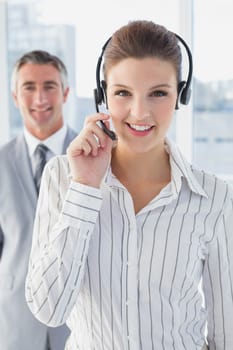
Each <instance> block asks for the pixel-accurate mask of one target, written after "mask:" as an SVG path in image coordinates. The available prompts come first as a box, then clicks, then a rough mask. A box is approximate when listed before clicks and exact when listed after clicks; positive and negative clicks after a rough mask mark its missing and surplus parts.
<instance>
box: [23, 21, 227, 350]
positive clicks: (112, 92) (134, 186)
mask: <svg viewBox="0 0 233 350" xmlns="http://www.w3.org/2000/svg"><path fill="white" fill-rule="evenodd" d="M180 71H181V52H180V47H179V45H178V41H177V37H176V35H175V34H174V33H171V32H169V31H168V30H167V29H166V28H164V27H162V26H159V25H157V24H154V23H153V22H150V21H133V22H130V23H129V24H128V25H126V26H123V27H122V28H120V29H119V30H118V31H116V32H115V33H114V35H113V36H112V38H111V40H110V41H109V43H108V44H107V47H106V49H105V51H104V78H105V84H103V86H104V89H105V93H106V97H107V105H108V111H109V115H107V114H105V113H95V114H93V115H91V116H89V117H87V118H86V121H85V127H84V129H83V130H82V131H81V133H80V134H79V136H78V137H77V138H76V139H75V140H74V141H73V142H72V143H71V144H70V146H69V148H68V150H67V156H59V157H56V158H54V159H53V160H52V161H50V163H49V164H48V165H47V167H46V170H45V173H44V176H43V179H42V187H41V193H40V198H39V204H38V209H37V215H36V220H35V228H34V237H33V244H32V251H31V260H30V266H29V271H28V276H27V281H26V298H27V302H28V305H29V307H30V309H31V310H32V312H33V313H34V315H35V316H36V317H37V318H38V319H39V320H41V321H42V322H44V323H46V324H48V325H50V326H58V325H60V324H63V323H64V322H66V321H67V324H68V326H69V327H70V329H71V336H70V340H69V341H68V344H67V349H72V350H74V349H81V350H88V349H95V350H102V349H105V350H106V349H107V350H112V349H117V350H122V349H124V350H125V349H127V350H129V349H130V350H141V349H145V350H150V349H158V350H162V349H166V350H170V349H175V350H183V349H187V350H194V349H202V348H204V347H205V344H206V341H208V346H209V349H210V350H213V349H217V350H220V349H221V350H222V349H225V350H232V348H233V332H232V324H233V297H232V289H233V284H232V274H233V238H232V236H233V235H232V230H233V229H232V227H233V216H232V213H233V211H232V203H233V202H232V201H233V192H232V189H230V187H229V186H228V185H227V184H225V183H224V182H223V181H221V180H219V179H217V178H215V177H214V176H211V175H208V174H206V173H204V172H202V171H199V170H197V169H194V168H192V167H191V166H190V164H188V162H187V161H186V160H185V159H184V157H183V156H182V155H181V153H180V152H179V150H178V149H177V147H176V146H175V145H174V144H173V143H172V142H171V141H169V140H168V138H167V136H166V135H167V131H168V129H169V126H170V124H171V121H172V118H173V114H174V110H175V108H176V107H177V104H178V99H179V96H178V92H179V91H178V90H179V89H178V87H179V86H180V85H179V82H180ZM110 119H111V121H112V123H113V125H114V129H115V132H116V134H117V142H116V141H114V142H113V141H112V140H111V138H110V137H108V135H107V134H106V133H105V132H104V131H103V129H102V128H101V127H100V125H99V121H102V122H103V123H104V124H105V126H106V127H107V128H110ZM206 327H207V331H206ZM206 333H207V339H206Z"/></svg>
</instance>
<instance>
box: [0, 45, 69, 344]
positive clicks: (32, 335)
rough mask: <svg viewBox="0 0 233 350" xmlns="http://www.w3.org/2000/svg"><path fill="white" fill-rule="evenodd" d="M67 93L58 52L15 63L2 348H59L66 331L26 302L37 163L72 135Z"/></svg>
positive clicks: (2, 227) (0, 271) (0, 293)
mask: <svg viewBox="0 0 233 350" xmlns="http://www.w3.org/2000/svg"><path fill="white" fill-rule="evenodd" d="M68 93H69V87H68V81H67V70H66V67H65V65H64V64H63V62H62V61H61V60H60V59H59V58H58V57H56V56H54V55H51V54H50V53H48V52H45V51H41V50H38V51H31V52H28V53H26V54H25V55H23V56H22V57H21V58H20V59H19V60H18V61H17V62H16V64H15V67H14V69H13V73H12V95H13V99H14V102H15V105H16V107H17V108H19V111H20V113H21V116H22V119H23V125H24V127H23V133H22V134H21V135H19V136H17V137H16V138H14V139H13V140H11V141H10V142H8V143H7V144H5V145H4V146H2V147H1V149H0V164H1V171H0V349H1V350H32V349H33V350H63V349H64V346H65V341H66V339H67V337H68V335H69V331H68V328H67V327H66V326H62V327H58V328H48V327H46V326H45V325H44V324H42V323H40V322H39V321H38V320H36V318H35V317H34V316H33V315H32V313H31V312H30V310H29V308H28V306H27V304H26V301H25V276H26V273H27V268H28V259H29V253H30V249H31V240H32V231H33V220H34V215H35V210H36V205H37V196H38V191H39V184H40V175H41V174H40V173H41V172H42V170H43V166H44V164H42V163H45V162H46V161H48V160H49V159H50V158H51V157H52V156H54V155H57V154H62V153H65V152H66V148H67V147H68V145H69V143H70V142H71V140H72V139H73V138H74V137H75V136H76V133H75V132H74V131H73V130H72V129H70V128H69V127H68V126H67V125H66V124H65V123H64V118H63V111H62V110H63V104H64V103H65V102H66V100H67V96H68ZM38 146H39V147H38ZM43 157H44V159H42V158H43ZM38 288H39V286H38Z"/></svg>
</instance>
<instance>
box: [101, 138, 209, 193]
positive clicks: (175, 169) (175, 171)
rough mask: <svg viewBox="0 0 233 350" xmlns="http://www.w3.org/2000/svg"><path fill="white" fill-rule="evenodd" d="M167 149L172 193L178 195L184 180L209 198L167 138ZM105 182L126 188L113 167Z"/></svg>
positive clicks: (192, 188) (186, 162) (185, 161)
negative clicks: (114, 172)
mask: <svg viewBox="0 0 233 350" xmlns="http://www.w3.org/2000/svg"><path fill="white" fill-rule="evenodd" d="M165 149H166V151H167V152H168V154H169V157H170V165H171V176H172V179H171V189H172V192H173V193H176V194H178V193H179V192H180V189H181V186H182V179H186V181H187V184H188V186H189V187H190V189H191V190H192V191H193V192H195V193H197V194H199V195H201V196H204V197H208V195H207V193H206V192H205V191H204V189H203V187H202V186H201V184H200V183H199V182H198V179H197V178H196V177H195V175H194V173H193V171H192V167H191V165H190V164H189V162H188V161H187V160H186V159H185V158H184V156H183V155H182V153H181V152H180V151H179V149H178V147H177V146H176V145H175V143H174V142H172V141H171V140H169V139H168V138H166V140H165ZM105 182H106V183H108V184H109V185H110V186H117V187H124V186H123V185H121V184H120V182H119V181H118V180H117V178H116V177H115V176H114V174H113V173H112V171H111V167H109V169H108V170H107V172H106V177H105Z"/></svg>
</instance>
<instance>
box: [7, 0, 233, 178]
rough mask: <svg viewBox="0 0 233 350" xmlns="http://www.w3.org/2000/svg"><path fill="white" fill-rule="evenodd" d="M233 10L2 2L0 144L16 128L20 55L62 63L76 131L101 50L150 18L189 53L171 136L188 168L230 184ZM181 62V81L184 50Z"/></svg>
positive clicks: (171, 0) (154, 2)
mask: <svg viewBox="0 0 233 350" xmlns="http://www.w3.org/2000/svg"><path fill="white" fill-rule="evenodd" d="M210 9H211V11H210ZM232 10H233V4H232V1H231V0H221V1H219V0H205V1H203V0H163V1H162V2H161V1H158V0H144V1H143V2H142V1H136V0H134V1H133V0H128V1H126V2H125V1H123V0H118V1H116V0H98V1H97V2H93V0H86V1H85V2H77V1H76V0H65V1H63V0H61V1H59V2H58V1H55V0H0V52H1V65H0V116H1V128H0V145H1V144H3V143H4V142H6V141H8V140H9V139H11V138H12V137H13V136H14V135H15V134H17V133H18V132H19V131H20V129H21V128H22V121H21V117H20V115H19V113H18V110H17V109H16V108H15V107H14V105H13V101H12V99H11V93H10V75H11V71H12V67H13V64H14V62H15V61H16V60H17V59H18V57H19V56H21V55H22V54H23V53H24V52H26V51H30V50H32V49H45V50H48V51H50V52H52V53H54V54H56V55H58V56H59V57H61V58H62V59H63V60H64V62H65V64H66V65H67V68H68V73H69V83H70V87H71V93H70V96H69V99H68V102H67V103H66V105H65V117H66V119H67V121H68V122H69V124H70V125H71V126H73V127H74V128H75V129H76V130H77V131H79V130H80V129H81V127H82V124H83V119H84V117H85V116H86V115H87V114H89V113H93V112H94V111H95V108H94V102H93V96H92V94H93V89H94V88H95V66H96V62H97V59H98V56H99V55H100V52H101V48H102V45H103V44H104V42H105V41H106V40H107V39H108V37H109V36H110V35H111V33H112V32H113V31H114V30H115V29H117V28H118V27H119V26H121V25H123V24H125V23H127V22H128V21H129V20H134V19H151V20H153V21H155V22H157V23H160V24H164V25H165V26H166V27H167V28H169V29H170V30H172V31H175V32H176V33H178V34H180V35H181V36H182V37H183V38H184V39H185V40H186V42H187V43H188V44H189V46H190V48H191V50H192V52H193V61H194V76H193V84H192V92H193V93H192V99H191V103H190V104H189V105H188V106H187V107H181V109H180V110H179V111H178V112H177V113H176V115H175V118H174V122H173V125H172V127H171V130H170V137H171V138H173V139H174V140H175V141H176V142H177V143H178V145H179V146H180V148H181V150H182V152H183V153H184V154H185V155H186V157H187V158H188V159H189V160H190V161H191V162H192V163H193V164H194V165H196V166H198V167H199V168H204V169H205V170H207V171H209V172H211V173H215V174H217V175H219V176H221V177H224V178H225V179H227V180H229V181H232V183H233V64H232V62H233V49H232V47H231V44H230V35H231V33H232V32H233V22H232V19H231V13H232ZM183 60H184V62H183V67H184V69H183V70H184V72H183V78H184V79H185V78H186V76H187V57H186V53H185V52H183Z"/></svg>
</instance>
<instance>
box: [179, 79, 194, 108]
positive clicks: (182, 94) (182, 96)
mask: <svg viewBox="0 0 233 350" xmlns="http://www.w3.org/2000/svg"><path fill="white" fill-rule="evenodd" d="M177 94H178V95H177V100H176V109H179V104H180V103H182V104H183V105H187V104H188V103H189V100H190V97H191V89H190V88H189V87H187V84H186V81H180V82H179V84H178V89H177Z"/></svg>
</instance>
